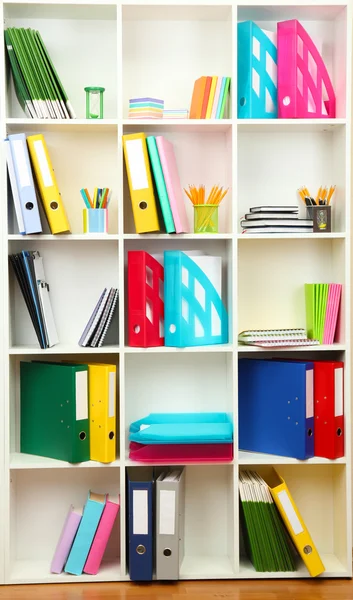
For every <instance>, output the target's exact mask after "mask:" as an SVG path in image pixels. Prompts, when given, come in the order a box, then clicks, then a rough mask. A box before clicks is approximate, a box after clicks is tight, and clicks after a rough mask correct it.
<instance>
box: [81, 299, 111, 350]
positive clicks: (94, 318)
mask: <svg viewBox="0 0 353 600" xmlns="http://www.w3.org/2000/svg"><path fill="white" fill-rule="evenodd" d="M118 298H119V291H118V290H117V289H116V288H110V289H107V288H104V290H103V292H102V294H101V296H100V298H99V300H98V302H97V304H96V306H95V308H94V311H93V313H92V314H91V316H90V319H89V321H88V323H87V325H86V327H85V329H84V332H83V334H82V335H81V338H80V341H79V345H80V346H84V347H85V346H89V347H90V348H100V347H101V346H103V342H104V340H105V338H106V335H107V333H108V331H109V329H110V328H111V324H112V319H113V316H114V314H115V309H116V306H117V302H118Z"/></svg>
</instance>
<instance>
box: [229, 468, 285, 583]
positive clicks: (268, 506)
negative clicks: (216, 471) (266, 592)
mask: <svg viewBox="0 0 353 600" xmlns="http://www.w3.org/2000/svg"><path fill="white" fill-rule="evenodd" d="M239 495H240V508H241V512H240V514H241V525H242V532H243V536H244V538H245V539H244V541H245V546H246V551H247V554H248V556H249V558H250V560H251V562H252V564H253V565H254V567H255V570H256V571H259V572H261V573H264V572H269V571H270V572H271V571H272V572H276V571H277V572H278V571H279V572H285V571H296V566H295V560H294V552H293V548H292V545H291V543H290V541H289V538H288V535H287V532H286V529H285V527H284V524H283V521H282V519H281V517H280V515H279V514H278V511H277V509H276V506H275V503H274V501H273V499H272V496H271V492H270V490H269V488H268V486H267V484H266V482H265V481H264V480H263V479H262V478H261V477H260V476H259V475H258V474H257V473H256V472H255V471H240V473H239Z"/></svg>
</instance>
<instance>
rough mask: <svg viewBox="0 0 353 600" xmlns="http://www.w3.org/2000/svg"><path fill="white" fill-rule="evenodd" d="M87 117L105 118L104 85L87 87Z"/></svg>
mask: <svg viewBox="0 0 353 600" xmlns="http://www.w3.org/2000/svg"><path fill="white" fill-rule="evenodd" d="M85 92H86V119H103V93H104V92H105V88H103V87H85Z"/></svg>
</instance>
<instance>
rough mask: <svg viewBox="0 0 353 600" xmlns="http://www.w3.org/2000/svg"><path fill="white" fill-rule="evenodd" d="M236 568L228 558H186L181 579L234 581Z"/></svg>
mask: <svg viewBox="0 0 353 600" xmlns="http://www.w3.org/2000/svg"><path fill="white" fill-rule="evenodd" d="M234 576H235V573H234V568H233V567H232V563H231V562H230V560H229V558H228V556H185V557H184V559H183V562H182V563H181V567H180V576H179V578H180V579H232V578H233V577H234Z"/></svg>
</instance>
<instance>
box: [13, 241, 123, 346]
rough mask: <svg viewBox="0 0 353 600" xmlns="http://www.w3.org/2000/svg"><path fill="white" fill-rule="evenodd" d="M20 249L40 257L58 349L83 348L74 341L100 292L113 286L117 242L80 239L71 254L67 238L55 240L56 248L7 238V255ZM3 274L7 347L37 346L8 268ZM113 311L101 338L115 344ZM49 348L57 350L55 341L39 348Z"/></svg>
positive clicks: (82, 328) (116, 335)
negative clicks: (7, 311) (6, 276)
mask: <svg viewBox="0 0 353 600" xmlns="http://www.w3.org/2000/svg"><path fill="white" fill-rule="evenodd" d="M23 249H25V250H38V251H39V252H40V254H41V256H42V257H43V261H44V268H45V274H46V278H47V282H48V284H49V286H50V298H51V304H52V308H53V314H54V319H55V323H56V328H57V331H58V336H59V340H60V344H62V345H63V348H65V347H66V348H69V347H70V349H74V352H76V353H77V354H79V353H80V352H81V350H82V352H85V349H81V348H80V347H79V346H78V341H79V339H80V337H81V334H82V332H83V330H84V328H85V326H86V324H87V322H88V320H89V318H90V316H91V314H92V312H93V309H94V307H95V306H96V303H97V302H98V299H99V297H100V294H101V293H102V291H103V289H104V288H105V287H106V288H109V287H116V288H119V285H118V247H117V242H116V241H113V240H112V241H111V242H110V246H109V244H108V242H100V241H97V243H95V244H91V243H90V242H89V241H87V242H82V243H80V244H78V245H76V246H75V247H74V253H73V247H72V244H71V243H70V242H68V243H66V242H61V243H60V252H58V250H59V247H58V246H57V245H56V244H54V245H53V244H47V243H46V242H40V241H34V242H32V241H30V240H28V243H27V244H26V245H25V246H24V245H23V244H22V243H21V242H11V246H10V250H9V252H10V253H11V254H13V253H15V252H20V251H21V250H23ZM78 265H79V269H78ZM9 277H10V312H11V316H10V346H11V347H15V348H17V347H18V346H25V347H30V346H34V347H35V348H38V351H39V350H40V349H39V344H38V342H37V337H36V334H35V331H34V328H33V325H32V322H31V319H30V317H29V314H28V311H27V308H26V306H25V303H24V300H23V297H22V293H21V291H20V288H19V285H18V283H17V280H16V279H15V276H14V273H13V270H12V268H11V267H9ZM117 313H118V311H116V313H115V316H114V318H113V322H112V324H111V327H110V330H109V332H108V335H107V338H106V342H107V344H113V345H116V344H118V327H117ZM89 351H90V350H88V352H89ZM99 351H100V350H98V352H99ZM51 352H53V353H59V352H60V346H54V347H53V348H50V349H48V350H45V351H42V350H40V353H43V356H44V354H45V353H48V354H49V353H51ZM103 352H105V350H103Z"/></svg>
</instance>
